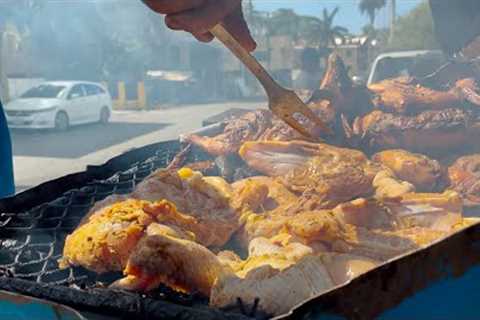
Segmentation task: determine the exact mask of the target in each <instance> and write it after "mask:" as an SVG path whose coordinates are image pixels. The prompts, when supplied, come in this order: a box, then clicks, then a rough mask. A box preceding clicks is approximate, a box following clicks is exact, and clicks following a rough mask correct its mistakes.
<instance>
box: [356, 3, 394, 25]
mask: <svg viewBox="0 0 480 320" xmlns="http://www.w3.org/2000/svg"><path fill="white" fill-rule="evenodd" d="M386 4H387V1H386V0H361V1H360V3H359V4H358V8H359V9H360V12H361V13H363V14H366V15H367V16H368V18H369V19H370V24H371V25H374V23H375V15H376V14H377V11H378V10H380V9H382V8H383V7H385V5H386Z"/></svg>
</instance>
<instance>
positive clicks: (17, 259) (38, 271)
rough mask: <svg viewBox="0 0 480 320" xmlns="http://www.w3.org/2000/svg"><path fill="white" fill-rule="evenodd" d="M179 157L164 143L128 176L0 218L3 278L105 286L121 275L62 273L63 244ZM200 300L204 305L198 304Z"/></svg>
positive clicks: (200, 156) (169, 294) (165, 292)
mask: <svg viewBox="0 0 480 320" xmlns="http://www.w3.org/2000/svg"><path fill="white" fill-rule="evenodd" d="M178 151H180V145H179V143H166V144H164V145H163V147H162V148H160V149H158V150H157V151H156V152H155V154H154V155H153V156H151V157H149V158H147V159H145V160H143V161H140V162H137V163H134V164H133V165H131V167H130V168H129V169H128V170H125V171H121V172H118V173H116V174H114V175H113V176H112V177H110V178H109V179H106V180H99V181H91V182H90V183H88V184H87V185H85V186H83V187H81V188H79V189H75V190H68V191H66V192H65V193H64V194H63V196H62V197H60V198H58V199H56V200H54V201H51V202H49V203H45V204H42V205H40V206H37V207H35V208H32V209H30V210H29V211H27V212H24V213H17V214H12V213H2V214H0V276H8V277H13V278H16V279H22V280H28V281H33V282H36V283H40V284H50V285H63V286H65V285H66V286H71V287H74V288H89V287H102V286H106V285H108V284H109V283H111V282H112V281H114V280H116V279H118V278H119V277H120V276H121V274H118V273H112V274H106V275H98V274H96V273H93V272H90V271H88V270H86V269H84V268H81V267H71V268H67V269H59V267H58V263H57V261H58V259H59V258H61V255H62V251H63V246H64V241H65V238H66V236H67V235H68V234H70V233H71V232H72V231H73V230H74V229H75V228H76V227H77V225H78V224H79V222H80V221H81V219H82V218H83V217H84V216H85V215H86V214H87V213H88V211H89V210H90V208H91V207H92V206H93V204H94V203H95V202H96V201H100V200H103V199H104V198H106V197H107V196H110V195H112V194H127V193H130V192H132V190H133V189H134V188H135V186H136V185H137V184H138V183H139V182H141V181H142V180H143V179H145V177H147V176H148V175H149V174H151V173H152V172H153V171H155V170H157V169H159V168H164V167H166V165H167V164H168V163H169V162H170V161H171V160H172V159H173V157H174V156H175V155H176V154H177V153H178ZM206 159H209V157H208V156H207V155H206V154H205V153H202V152H201V151H199V150H195V151H193V152H190V154H189V155H188V157H187V161H186V162H187V163H189V162H195V161H203V160H206ZM152 295H153V296H154V297H155V298H158V299H163V300H169V301H172V302H175V303H187V304H188V302H189V301H190V303H191V299H197V300H198V297H187V296H185V295H181V294H178V293H176V292H173V291H171V290H169V289H168V288H160V289H159V290H158V291H157V292H154V293H152ZM200 300H201V299H200Z"/></svg>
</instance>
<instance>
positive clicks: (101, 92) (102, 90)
mask: <svg viewBox="0 0 480 320" xmlns="http://www.w3.org/2000/svg"><path fill="white" fill-rule="evenodd" d="M95 88H97V93H98V94H105V93H106V92H105V90H104V89H103V88H102V87H99V86H95Z"/></svg>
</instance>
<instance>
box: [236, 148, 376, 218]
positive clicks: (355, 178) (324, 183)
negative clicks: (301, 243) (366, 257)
mask: <svg viewBox="0 0 480 320" xmlns="http://www.w3.org/2000/svg"><path fill="white" fill-rule="evenodd" d="M239 153H240V156H241V157H242V158H243V159H244V160H245V161H246V162H247V163H248V165H249V166H251V167H253V168H254V169H255V170H257V171H260V172H262V173H264V174H266V175H268V176H271V177H279V178H280V179H281V181H282V182H283V184H284V185H285V186H286V187H287V188H289V189H291V190H292V191H294V192H297V193H302V194H303V196H304V197H306V198H309V197H310V198H315V201H316V203H317V205H316V206H315V208H316V209H320V208H333V207H334V206H335V205H337V204H339V203H341V202H343V201H347V200H350V199H353V198H355V197H357V196H362V195H368V194H370V193H372V191H373V187H372V181H373V179H374V177H375V175H376V174H377V173H378V171H379V170H380V169H381V168H380V167H379V166H378V165H376V164H375V163H373V162H371V161H369V160H368V158H367V157H366V156H365V155H364V154H363V153H362V152H360V151H357V150H352V149H345V148H338V147H334V146H331V145H327V144H314V143H309V142H304V141H290V142H272V141H265V142H246V143H245V144H244V145H243V146H242V148H241V149H240V152H239Z"/></svg>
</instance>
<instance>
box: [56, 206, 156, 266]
mask: <svg viewBox="0 0 480 320" xmlns="http://www.w3.org/2000/svg"><path fill="white" fill-rule="evenodd" d="M147 205H148V202H147V201H142V200H136V199H129V200H125V201H121V202H118V203H114V204H112V205H109V206H107V207H104V208H103V209H100V210H99V211H95V212H93V213H92V214H90V215H89V217H88V219H86V220H84V222H83V223H82V224H81V225H80V226H79V227H78V228H77V229H76V230H75V231H74V232H73V233H72V234H71V235H69V236H67V238H66V240H65V246H64V249H63V259H62V260H61V262H60V266H61V267H68V266H69V265H81V266H83V267H85V268H87V269H90V270H93V271H96V272H98V273H102V272H107V271H121V270H123V268H124V267H125V265H126V263H127V260H128V258H129V256H130V254H131V252H132V250H133V248H134V247H135V246H136V245H137V242H138V241H139V240H140V238H141V237H142V236H143V232H144V230H145V229H146V228H147V227H148V225H149V224H151V223H152V222H153V221H155V216H154V215H151V214H149V213H147V212H145V211H144V207H145V206H147ZM160 205H163V203H160Z"/></svg>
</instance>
